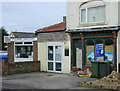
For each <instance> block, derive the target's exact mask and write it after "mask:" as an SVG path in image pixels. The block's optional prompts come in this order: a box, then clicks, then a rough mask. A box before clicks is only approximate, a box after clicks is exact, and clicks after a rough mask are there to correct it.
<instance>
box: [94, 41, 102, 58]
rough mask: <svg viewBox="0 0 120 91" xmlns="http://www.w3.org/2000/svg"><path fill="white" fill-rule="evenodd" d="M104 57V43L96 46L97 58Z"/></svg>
mask: <svg viewBox="0 0 120 91" xmlns="http://www.w3.org/2000/svg"><path fill="white" fill-rule="evenodd" d="M102 56H104V45H103V43H97V44H96V57H102Z"/></svg>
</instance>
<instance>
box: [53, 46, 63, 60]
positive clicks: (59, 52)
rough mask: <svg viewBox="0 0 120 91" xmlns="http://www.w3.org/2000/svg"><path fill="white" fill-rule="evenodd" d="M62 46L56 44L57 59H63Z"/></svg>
mask: <svg viewBox="0 0 120 91" xmlns="http://www.w3.org/2000/svg"><path fill="white" fill-rule="evenodd" d="M61 50H62V49H61V46H55V61H61V52H62V51H61Z"/></svg>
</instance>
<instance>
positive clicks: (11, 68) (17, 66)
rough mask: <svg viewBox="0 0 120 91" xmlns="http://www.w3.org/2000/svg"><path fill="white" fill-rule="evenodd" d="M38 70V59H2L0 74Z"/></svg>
mask: <svg viewBox="0 0 120 91" xmlns="http://www.w3.org/2000/svg"><path fill="white" fill-rule="evenodd" d="M37 71H40V61H30V62H16V63H9V62H8V60H5V59H4V60H2V74H3V75H10V74H20V73H28V72H37Z"/></svg>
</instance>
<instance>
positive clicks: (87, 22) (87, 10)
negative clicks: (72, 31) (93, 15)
mask: <svg viewBox="0 0 120 91" xmlns="http://www.w3.org/2000/svg"><path fill="white" fill-rule="evenodd" d="M100 6H105V9H106V5H99V6H91V7H86V8H81V9H80V24H85V23H104V22H106V16H105V21H96V22H88V17H87V14H88V8H95V7H100ZM82 9H85V10H86V22H82V16H81V10H82ZM105 11H106V10H105ZM105 15H106V12H105Z"/></svg>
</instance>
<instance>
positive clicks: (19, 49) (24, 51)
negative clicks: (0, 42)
mask: <svg viewBox="0 0 120 91" xmlns="http://www.w3.org/2000/svg"><path fill="white" fill-rule="evenodd" d="M15 57H16V58H33V46H15Z"/></svg>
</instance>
